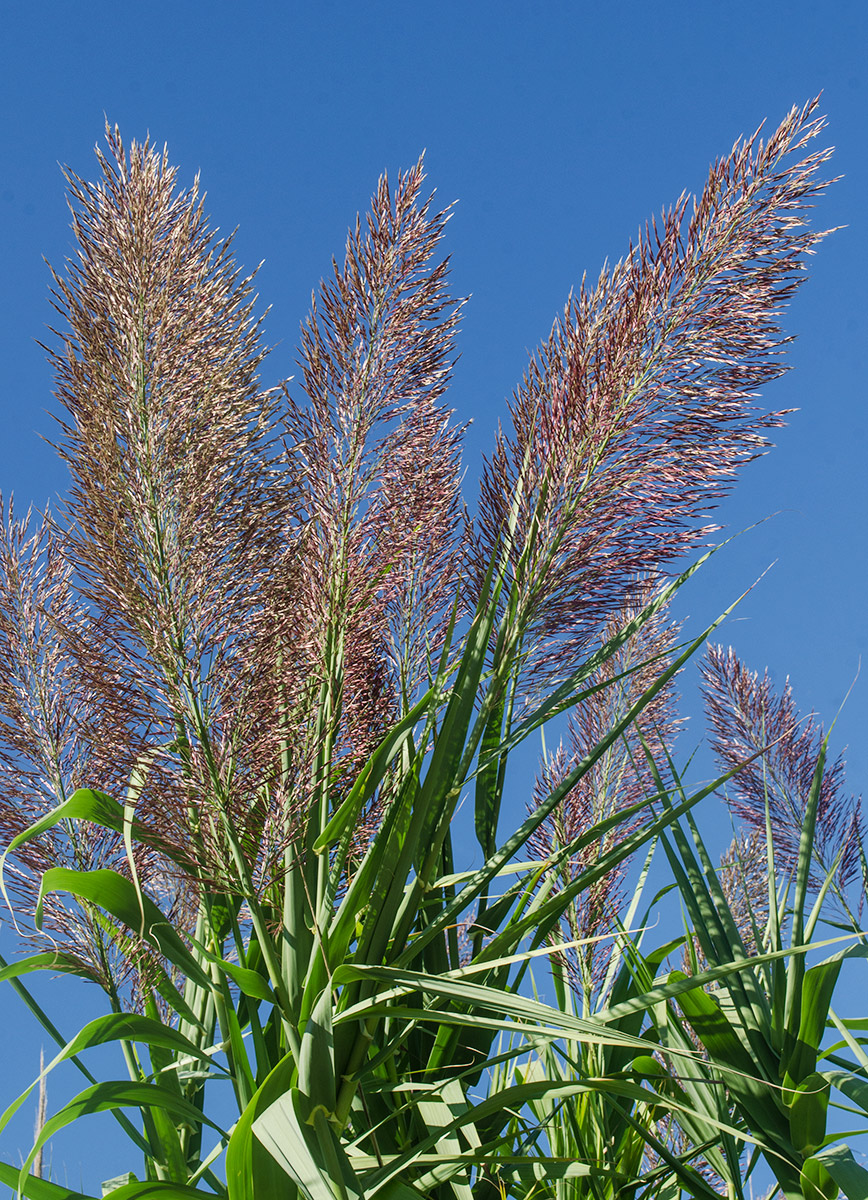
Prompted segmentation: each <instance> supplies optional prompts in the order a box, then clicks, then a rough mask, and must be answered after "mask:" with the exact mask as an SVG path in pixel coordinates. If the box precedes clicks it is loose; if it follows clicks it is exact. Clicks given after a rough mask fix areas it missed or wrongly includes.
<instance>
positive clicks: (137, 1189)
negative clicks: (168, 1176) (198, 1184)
mask: <svg viewBox="0 0 868 1200" xmlns="http://www.w3.org/2000/svg"><path fill="white" fill-rule="evenodd" d="M121 1178H125V1177H124V1176H121ZM108 1182H109V1183H111V1182H112V1180H109V1181H108ZM105 1186H106V1185H105V1184H103V1188H105ZM213 1195H214V1193H213V1192H200V1191H199V1189H198V1188H192V1187H187V1186H186V1184H183V1183H161V1182H157V1181H154V1182H150V1183H149V1182H145V1183H139V1182H138V1181H136V1182H133V1183H124V1184H121V1186H120V1187H117V1188H113V1189H112V1190H111V1191H110V1192H106V1191H105V1190H104V1191H103V1196H104V1197H105V1196H111V1200H150V1197H151V1196H154V1197H159V1200H190V1197H193V1196H195V1197H197V1198H198V1200H203V1197H205V1196H212V1197H213Z"/></svg>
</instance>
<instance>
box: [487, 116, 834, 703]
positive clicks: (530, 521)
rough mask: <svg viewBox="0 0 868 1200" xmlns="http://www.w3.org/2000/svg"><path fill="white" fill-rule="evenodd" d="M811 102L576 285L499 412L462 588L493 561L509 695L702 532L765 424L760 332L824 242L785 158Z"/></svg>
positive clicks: (772, 330) (542, 678) (806, 130)
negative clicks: (520, 665) (510, 532)
mask: <svg viewBox="0 0 868 1200" xmlns="http://www.w3.org/2000/svg"><path fill="white" fill-rule="evenodd" d="M817 103H818V102H817V101H813V102H811V103H810V104H808V105H806V106H805V108H804V109H802V110H801V111H799V110H797V109H793V110H792V112H791V113H790V114H789V116H788V117H787V118H786V120H785V121H784V122H783V124H782V125H781V126H780V127H779V128H778V129H777V130H776V131H775V132H774V133H773V134H772V135H771V137H769V139H768V140H767V141H763V140H762V139H761V138H760V137H759V132H757V134H755V135H754V136H753V137H751V138H749V139H747V140H739V141H738V142H736V144H735V146H734V147H733V150H732V152H731V154H730V155H729V156H728V157H727V158H725V159H723V160H721V161H718V162H716V163H715V164H714V165H713V166H712V168H711V171H710V174H709V177H708V181H707V183H706V185H705V187H704V188H703V190H702V192H701V194H700V195H699V197H698V199H695V200H694V203H693V206H692V211H691V209H690V206H689V200H688V197H687V196H682V197H681V199H680V200H679V201H678V202H677V203H676V204H675V206H674V207H673V208H671V209H669V210H668V211H666V212H664V213H663V215H662V218H661V220H660V222H659V223H658V222H657V221H652V222H651V223H650V225H648V226H647V227H646V229H645V232H644V233H643V234H642V235H641V236H640V238H639V241H638V243H637V245H636V246H631V247H630V251H629V253H628V255H627V257H626V258H625V259H624V260H623V261H621V262H619V263H618V264H617V265H616V266H615V267H614V268H613V269H612V270H611V271H607V270H604V271H603V273H602V274H601V276H600V278H599V281H598V282H597V284H596V286H595V287H588V286H586V284H585V283H584V282H583V283H582V286H581V288H580V289H579V292H578V295H577V296H574V297H572V298H571V299H570V301H569V302H568V304H567V306H566V308H565V310H564V314H563V317H562V318H560V319H559V320H557V321H556V322H555V325H554V328H553V329H552V333H551V335H550V337H549V339H548V341H547V342H546V343H545V344H544V345H543V346H542V347H541V348H540V350H539V351H538V353H537V354H536V355H535V356H534V358H533V359H532V361H531V363H530V365H529V367H528V370H527V373H526V375H525V378H524V381H523V383H522V385H521V387H520V388H519V389H518V391H517V392H516V393H515V395H514V397H513V400H512V403H511V405H510V416H511V421H512V430H511V432H505V431H502V432H501V433H500V434H499V436H498V440H497V446H496V449H495V451H494V454H493V456H492V457H491V459H490V460H489V461H488V462H487V463H486V466H485V472H484V477H483V482H482V493H481V500H480V518H479V525H478V530H477V545H476V577H477V579H479V578H481V576H482V573H483V571H484V567H485V564H486V563H487V562H488V561H489V559H490V556H491V554H492V552H493V550H494V548H495V547H496V546H498V545H500V546H502V548H503V552H504V553H505V555H506V559H507V562H508V564H509V569H510V571H511V576H512V580H513V582H514V585H515V587H516V588H517V591H518V596H519V609H518V617H517V627H518V629H519V632H520V633H521V636H522V639H523V648H524V652H525V655H526V666H525V675H526V679H527V680H528V684H527V686H531V681H532V683H533V686H534V687H538V686H540V685H541V684H543V683H545V682H546V681H548V680H550V679H551V678H552V677H553V676H558V675H560V674H562V673H563V672H565V671H567V670H568V669H569V668H570V667H571V666H572V665H574V664H575V663H576V662H577V661H580V660H581V657H582V656H584V655H585V654H586V653H587V649H588V646H589V644H590V643H591V641H592V639H593V637H594V635H595V633H596V632H597V631H598V629H599V627H600V623H601V620H604V619H605V618H606V617H607V616H608V614H609V613H610V612H611V611H612V610H613V608H614V607H615V606H617V605H618V604H620V603H621V602H622V600H623V598H624V597H625V596H629V594H630V588H631V587H632V586H633V581H634V580H635V579H636V578H638V577H639V576H642V575H645V574H649V573H655V572H658V571H659V570H660V569H661V568H663V567H664V565H665V564H666V563H667V562H669V561H671V560H672V559H673V557H674V556H676V555H679V554H681V553H683V552H684V551H685V550H687V549H688V548H689V547H690V546H692V545H695V544H696V542H697V540H698V539H701V538H702V537H704V536H706V535H707V533H708V532H709V530H710V529H712V528H713V526H710V525H708V524H707V522H706V520H705V517H704V514H705V513H706V511H707V510H708V509H709V508H710V507H713V505H714V504H715V503H716V502H717V501H719V500H720V498H721V497H722V496H724V495H725V494H726V492H727V491H728V489H729V488H730V486H731V484H732V481H733V480H734V478H735V475H736V473H737V470H738V468H739V467H740V466H741V465H743V464H744V463H746V462H748V461H749V460H750V459H752V458H755V457H756V456H757V455H759V454H761V453H762V452H763V450H764V449H765V448H766V447H767V446H768V445H769V443H768V441H767V440H766V437H765V431H766V430H769V429H771V428H774V427H776V426H779V425H780V424H781V423H782V416H783V415H784V414H783V413H765V412H763V411H761V410H760V409H758V408H757V407H756V406H755V405H754V403H753V399H754V393H755V391H756V389H757V388H759V387H761V386H763V385H764V384H766V383H768V382H769V381H770V380H773V379H775V378H777V377H778V376H779V375H781V374H782V372H783V370H784V367H783V366H782V364H781V361H780V355H781V352H782V349H783V347H784V346H785V345H786V343H787V342H788V341H789V339H788V338H786V337H784V336H783V335H782V333H781V330H780V328H779V325H778V317H779V314H780V312H781V309H782V307H783V306H784V304H785V303H786V301H787V300H788V299H789V298H790V297H791V295H792V293H793V292H794V291H795V289H796V287H797V285H798V283H799V279H800V274H801V272H803V270H804V256H805V255H806V254H809V253H810V252H811V251H812V248H813V246H814V245H815V244H816V243H817V242H818V241H819V240H820V238H821V237H823V236H824V234H823V233H821V232H816V231H813V230H811V229H809V228H808V227H807V225H806V213H807V210H808V209H809V208H810V206H811V202H812V200H813V199H814V198H815V197H816V196H818V195H819V194H820V193H821V192H822V190H823V188H824V187H825V186H826V184H825V183H824V182H823V181H821V180H819V179H818V178H817V172H818V170H819V168H820V167H821V166H822V164H823V163H825V161H826V160H827V158H828V157H829V154H830V151H827V150H824V151H819V152H813V153H810V154H806V155H805V156H804V157H801V158H799V157H798V156H799V154H800V152H802V151H804V150H805V148H806V147H807V145H808V143H809V142H810V141H811V140H812V139H814V138H815V137H817V135H818V134H819V133H820V132H821V130H822V129H823V127H824V122H823V121H822V120H821V119H815V117H814V114H815V111H816V108H817ZM516 494H517V495H518V525H517V530H516V534H515V536H514V537H513V538H512V539H511V540H510V539H508V538H507V535H506V530H507V521H508V516H509V512H510V506H511V504H512V502H513V501H512V497H513V496H514V495H516Z"/></svg>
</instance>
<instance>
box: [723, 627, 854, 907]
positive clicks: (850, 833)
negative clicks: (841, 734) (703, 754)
mask: <svg viewBox="0 0 868 1200" xmlns="http://www.w3.org/2000/svg"><path fill="white" fill-rule="evenodd" d="M703 675H704V693H705V705H706V712H707V714H708V719H709V722H710V725H711V731H712V743H711V744H712V747H713V749H714V751H715V753H716V755H717V757H718V760H719V762H720V765H721V767H722V769H723V770H724V771H732V770H736V769H737V774H736V776H735V778H734V779H733V780H732V782H731V783H730V784H729V789H730V790H729V791H728V793H727V800H728V803H729V806H730V808H731V809H732V811H733V813H734V814H735V816H737V817H740V818H741V819H742V820H743V821H744V822H745V823H746V824H747V825H748V827H750V828H753V829H756V830H760V831H761V832H762V834H763V836H765V829H766V807H767V806H768V813H769V819H770V821H771V829H772V843H773V847H774V851H775V856H776V859H777V860H778V861H779V862H780V863H782V864H783V866H784V867H785V868H788V869H792V868H793V867H794V866H795V863H796V861H797V858H798V853H799V841H800V838H801V834H802V828H803V826H804V823H805V809H806V806H807V803H808V797H809V796H810V793H811V787H812V785H813V781H814V776H815V773H816V770H817V762H818V760H819V755H820V748H821V746H822V743H823V736H824V735H823V727H822V725H821V724H820V722H819V721H818V719H817V717H816V714H815V713H810V714H809V715H808V716H807V717H806V718H801V717H800V716H799V713H798V711H797V709H796V706H795V701H794V700H793V693H792V688H791V687H790V683H789V680H787V682H786V683H785V685H784V688H783V691H782V692H780V693H779V694H776V693H775V690H774V688H773V686H772V681H771V679H770V678H769V675H768V672H766V673H765V674H764V675H763V676H762V678H760V677H759V675H758V674H756V673H755V672H750V671H748V669H747V668H746V667H745V666H744V665H743V664H742V663H741V662H740V661H739V660H738V658H737V657H736V655H735V654H734V652H733V650H732V648H731V647H730V648H729V649H728V650H724V648H723V647H722V646H710V647H709V649H708V654H707V657H706V661H705V665H704V668H703ZM757 754H759V757H755V758H754V761H753V762H748V761H747V760H748V759H749V758H751V757H753V756H755V755H757ZM844 789H845V778H844V761H843V759H842V758H841V756H840V755H839V756H838V757H837V758H836V759H835V760H834V761H832V762H829V763H827V764H826V766H825V768H824V770H823V777H822V782H821V785H820V798H819V803H818V808H817V820H816V829H815V835H814V843H813V853H814V867H815V869H814V871H813V881H814V886H819V885H820V884H821V883H822V880H823V879H824V877H825V876H826V874H827V873H828V872H829V871H831V870H832V869H833V867H834V865H835V861H836V859H837V858H838V856H839V855H840V862H839V864H838V867H837V871H836V879H837V881H838V883H839V885H840V886H841V888H846V887H847V886H848V885H850V884H852V883H853V881H854V880H855V879H856V878H857V877H858V876H859V874H860V859H859V848H860V845H861V841H862V813H861V801H860V800H858V799H857V798H856V797H854V796H847V795H846V793H845V790H844Z"/></svg>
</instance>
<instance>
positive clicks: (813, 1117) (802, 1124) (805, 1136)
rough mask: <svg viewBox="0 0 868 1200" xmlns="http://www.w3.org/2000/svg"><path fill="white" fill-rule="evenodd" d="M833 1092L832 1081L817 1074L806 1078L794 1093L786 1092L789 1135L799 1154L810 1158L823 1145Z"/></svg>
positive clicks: (785, 1101)
mask: <svg viewBox="0 0 868 1200" xmlns="http://www.w3.org/2000/svg"><path fill="white" fill-rule="evenodd" d="M830 1090H831V1085H830V1084H829V1082H828V1081H827V1080H826V1079H824V1078H823V1076H822V1075H819V1074H817V1073H816V1072H814V1074H812V1075H808V1076H806V1077H805V1078H804V1079H803V1080H802V1081H801V1083H800V1084H799V1085H798V1087H797V1088H796V1089H795V1090H794V1091H790V1090H789V1089H785V1090H784V1103H785V1104H786V1105H787V1107H788V1109H789V1117H790V1135H791V1137H792V1139H793V1145H794V1146H795V1148H796V1149H797V1150H798V1152H799V1153H800V1154H804V1155H807V1156H810V1155H811V1154H814V1153H815V1152H816V1151H817V1150H819V1149H820V1147H821V1146H822V1145H823V1141H824V1140H825V1137H826V1110H827V1109H828V1107H829V1092H830Z"/></svg>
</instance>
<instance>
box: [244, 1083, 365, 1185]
mask: <svg viewBox="0 0 868 1200" xmlns="http://www.w3.org/2000/svg"><path fill="white" fill-rule="evenodd" d="M253 1132H254V1134H255V1135H256V1137H257V1138H259V1140H260V1141H261V1142H262V1144H263V1145H264V1146H265V1148H266V1149H267V1150H268V1152H269V1153H270V1154H271V1155H272V1156H273V1158H274V1160H275V1162H277V1163H278V1164H279V1165H280V1166H281V1167H282V1169H283V1170H284V1171H285V1172H286V1174H287V1175H288V1176H289V1177H290V1179H291V1180H293V1182H294V1183H295V1184H296V1186H297V1187H298V1188H299V1189H300V1191H301V1193H302V1195H303V1196H304V1197H305V1198H306V1200H325V1198H326V1197H331V1196H333V1197H335V1200H365V1190H364V1188H363V1186H362V1184H361V1183H360V1182H359V1180H358V1178H357V1176H356V1173H355V1171H354V1170H353V1168H352V1166H351V1164H350V1160H349V1158H348V1157H347V1154H346V1151H345V1150H344V1149H343V1147H342V1146H341V1144H340V1142H339V1140H338V1137H337V1135H336V1133H335V1131H334V1129H333V1128H332V1126H331V1124H330V1122H329V1120H328V1115H327V1114H326V1112H325V1110H324V1109H322V1108H320V1107H314V1106H311V1105H310V1102H309V1101H308V1099H307V1098H306V1097H305V1096H303V1095H302V1093H301V1092H300V1091H299V1090H298V1088H291V1089H290V1091H289V1092H287V1093H284V1095H282V1096H280V1097H279V1098H278V1099H277V1100H276V1101H275V1102H274V1104H272V1105H271V1106H270V1107H269V1108H267V1109H266V1110H265V1112H264V1113H263V1114H262V1115H261V1116H260V1117H258V1118H257V1119H256V1121H254V1123H253Z"/></svg>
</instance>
